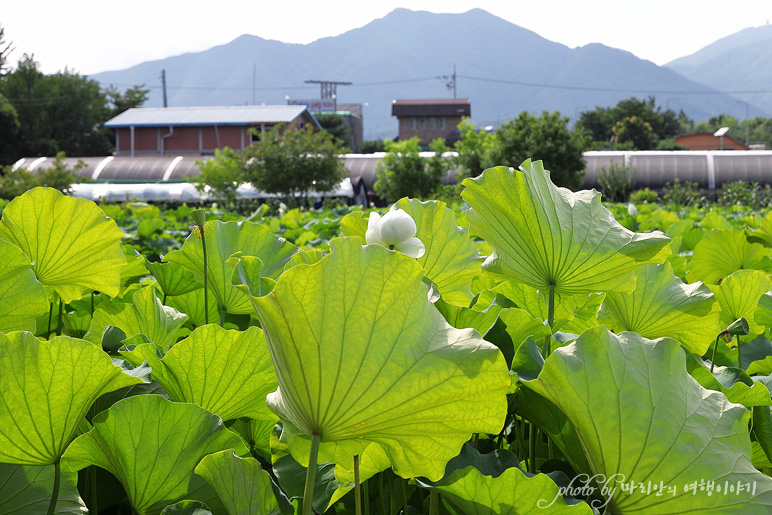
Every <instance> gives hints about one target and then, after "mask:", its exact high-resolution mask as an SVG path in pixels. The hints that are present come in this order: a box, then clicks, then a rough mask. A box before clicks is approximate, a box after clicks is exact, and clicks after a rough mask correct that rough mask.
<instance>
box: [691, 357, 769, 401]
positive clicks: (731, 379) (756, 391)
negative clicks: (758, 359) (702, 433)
mask: <svg viewBox="0 0 772 515" xmlns="http://www.w3.org/2000/svg"><path fill="white" fill-rule="evenodd" d="M686 370H687V371H688V372H689V374H690V375H691V376H692V377H693V378H694V379H695V380H696V381H697V382H698V383H700V386H702V387H703V388H706V389H708V390H715V391H717V392H721V393H723V394H724V395H726V398H727V399H729V402H734V403H736V404H742V405H743V406H745V407H746V408H750V407H753V406H772V397H770V395H769V390H767V387H766V386H764V384H762V383H759V382H754V381H753V380H752V379H751V377H750V376H749V375H748V374H747V373H746V372H745V371H744V370H740V369H739V368H734V367H716V368H715V369H714V371H713V373H711V372H710V367H708V366H706V365H705V362H704V361H703V360H702V359H701V358H699V357H696V356H694V355H692V354H688V353H687V355H686Z"/></svg>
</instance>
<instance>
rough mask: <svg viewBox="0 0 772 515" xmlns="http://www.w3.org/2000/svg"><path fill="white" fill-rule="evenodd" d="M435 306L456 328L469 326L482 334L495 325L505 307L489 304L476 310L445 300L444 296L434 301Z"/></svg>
mask: <svg viewBox="0 0 772 515" xmlns="http://www.w3.org/2000/svg"><path fill="white" fill-rule="evenodd" d="M434 307H436V308H437V311H439V312H440V313H442V316H444V317H445V320H446V321H447V322H448V323H449V324H450V325H452V326H453V327H455V328H456V329H463V328H466V327H468V328H471V329H474V330H475V331H477V332H478V333H480V334H485V333H486V332H487V331H488V329H490V328H491V326H493V324H494V323H495V322H496V319H497V318H498V317H499V312H501V310H502V309H503V308H502V306H498V305H493V306H489V307H488V308H486V309H485V310H484V311H476V310H474V309H472V308H465V307H461V306H457V305H456V304H450V303H448V302H445V300H444V299H442V298H440V299H439V300H438V301H437V302H435V303H434Z"/></svg>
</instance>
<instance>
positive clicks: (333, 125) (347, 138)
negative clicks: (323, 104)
mask: <svg viewBox="0 0 772 515" xmlns="http://www.w3.org/2000/svg"><path fill="white" fill-rule="evenodd" d="M316 121H317V122H319V125H321V126H322V129H324V130H325V131H327V132H329V133H330V135H331V136H332V141H333V142H334V143H339V144H340V146H341V147H344V148H351V131H350V130H349V129H348V125H346V121H345V120H344V119H343V117H342V116H338V115H337V114H317V115H316Z"/></svg>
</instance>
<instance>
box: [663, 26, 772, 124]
mask: <svg viewBox="0 0 772 515" xmlns="http://www.w3.org/2000/svg"><path fill="white" fill-rule="evenodd" d="M770 50H772V25H769V24H767V25H764V26H761V27H753V28H749V29H745V30H742V31H740V32H738V33H736V34H732V35H731V36H727V37H725V38H722V39H719V40H718V41H716V42H715V43H712V44H710V45H708V46H706V47H705V48H703V49H702V50H700V51H698V52H696V53H694V54H692V55H689V56H686V57H681V58H680V59H676V60H675V61H671V62H669V63H667V64H666V65H665V66H666V67H668V68H670V69H672V70H674V71H676V72H678V73H680V74H681V75H683V76H684V77H687V78H689V79H691V80H693V81H696V82H699V83H701V84H705V85H706V86H709V87H712V88H717V89H721V90H723V91H747V92H753V93H737V94H735V95H734V96H736V97H737V98H738V99H740V100H743V101H745V102H748V103H750V104H751V106H750V113H749V114H750V116H751V117H754V116H768V114H769V112H770V111H772V88H770V84H772V52H770ZM760 91H763V92H760ZM753 106H756V107H757V108H759V109H761V110H762V112H759V111H758V110H756V109H754V107H753ZM765 113H766V114H765ZM727 114H731V115H734V116H736V117H737V118H738V120H742V119H743V118H744V117H745V106H744V105H735V107H734V109H732V110H731V111H727Z"/></svg>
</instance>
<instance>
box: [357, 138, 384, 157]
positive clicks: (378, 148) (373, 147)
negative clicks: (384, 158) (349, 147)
mask: <svg viewBox="0 0 772 515" xmlns="http://www.w3.org/2000/svg"><path fill="white" fill-rule="evenodd" d="M376 152H386V145H385V141H384V140H382V139H376V140H368V141H363V142H362V144H361V145H359V153H360V154H375V153H376Z"/></svg>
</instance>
